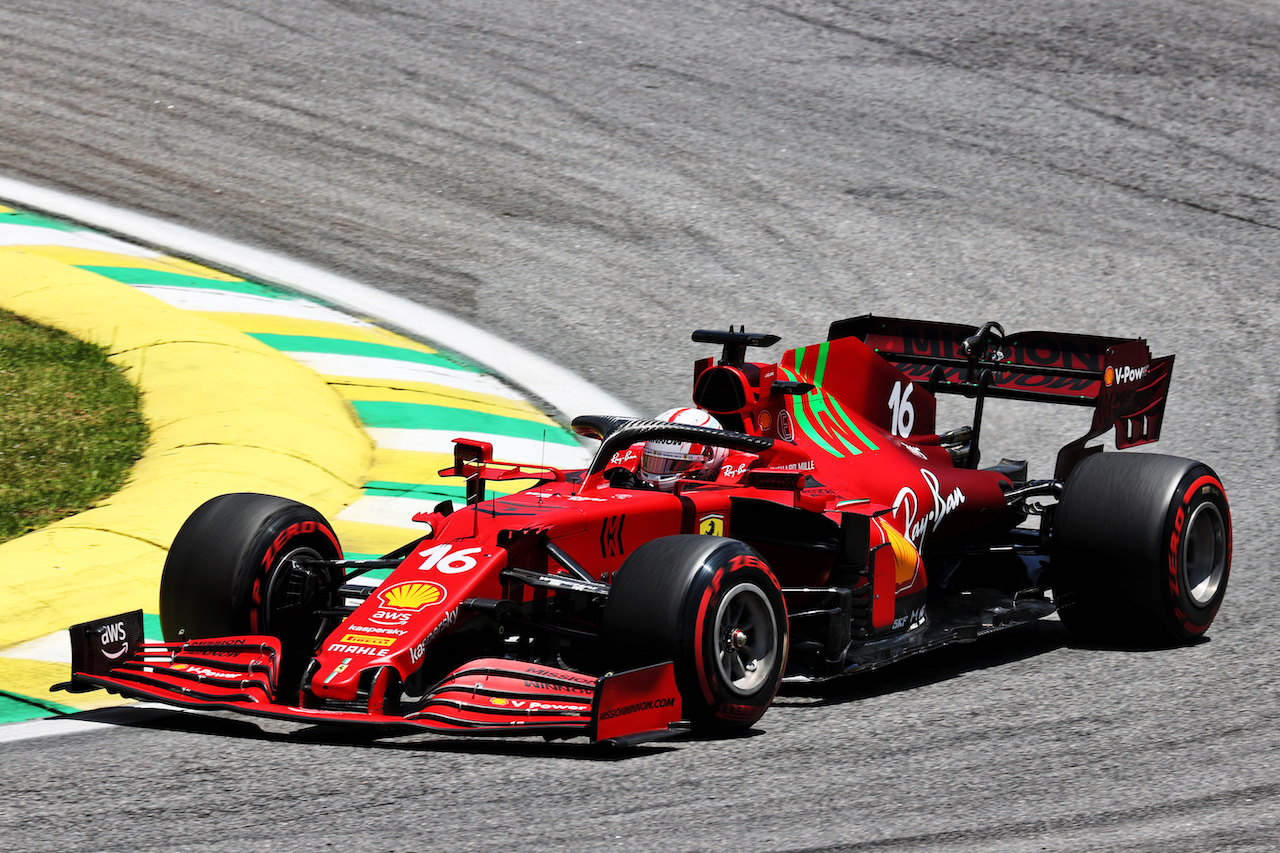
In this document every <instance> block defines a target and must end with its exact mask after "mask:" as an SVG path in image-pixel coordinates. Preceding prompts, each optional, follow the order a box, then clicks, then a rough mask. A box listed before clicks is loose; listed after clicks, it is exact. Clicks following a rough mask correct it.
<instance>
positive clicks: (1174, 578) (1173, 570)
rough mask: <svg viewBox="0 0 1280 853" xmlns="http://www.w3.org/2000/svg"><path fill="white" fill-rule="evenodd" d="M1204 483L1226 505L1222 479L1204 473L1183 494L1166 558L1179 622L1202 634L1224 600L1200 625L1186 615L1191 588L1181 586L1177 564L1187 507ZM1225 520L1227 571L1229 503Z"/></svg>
mask: <svg viewBox="0 0 1280 853" xmlns="http://www.w3.org/2000/svg"><path fill="white" fill-rule="evenodd" d="M1205 486H1212V487H1213V488H1214V489H1215V490H1216V491H1217V493H1218V494H1219V495H1220V496H1221V497H1222V502H1223V503H1224V504H1225V503H1226V491H1225V490H1224V489H1223V488H1222V483H1221V482H1219V480H1218V478H1217V477H1214V476H1212V475H1210V474H1205V475H1204V476H1202V477H1200V478H1199V479H1197V480H1195V481H1194V482H1193V483H1192V484H1191V485H1190V486H1189V487H1188V488H1187V489H1186V490H1185V491H1184V492H1183V493H1182V502H1181V504H1180V505H1179V506H1178V511H1177V513H1175V515H1174V519H1173V530H1172V531H1171V532H1170V534H1169V540H1168V556H1167V558H1166V561H1165V578H1166V581H1167V583H1168V590H1169V596H1170V598H1171V599H1172V604H1173V615H1174V618H1176V619H1177V620H1178V624H1180V625H1181V626H1182V628H1183V630H1185V631H1187V632H1189V633H1191V634H1203V633H1204V632H1205V631H1207V630H1208V629H1209V624H1210V623H1211V622H1213V617H1214V616H1216V615H1217V613H1218V607H1219V606H1220V605H1221V603H1222V602H1221V601H1219V602H1217V603H1215V604H1213V605H1212V606H1211V607H1210V609H1209V611H1208V618H1207V619H1205V621H1204V622H1203V623H1202V624H1197V623H1195V622H1192V621H1191V619H1190V618H1189V617H1188V616H1187V614H1186V613H1185V612H1184V611H1183V609H1182V601H1183V599H1184V598H1185V599H1186V600H1188V601H1190V595H1189V591H1188V590H1183V589H1182V577H1181V573H1180V572H1179V570H1178V564H1179V562H1180V561H1179V557H1180V556H1181V553H1182V551H1181V545H1182V534H1183V532H1184V531H1183V526H1184V525H1185V524H1186V521H1187V518H1188V517H1189V514H1190V513H1189V512H1188V510H1189V509H1190V507H1191V502H1192V501H1193V500H1194V499H1195V496H1196V494H1197V493H1198V492H1199V491H1200V489H1202V488H1203V487H1205ZM1211 499H1212V498H1206V500H1211ZM1225 521H1226V528H1227V553H1226V568H1227V570H1229V569H1230V566H1231V509H1230V506H1228V507H1227V517H1226V519H1225Z"/></svg>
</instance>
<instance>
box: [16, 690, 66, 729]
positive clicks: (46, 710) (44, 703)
mask: <svg viewBox="0 0 1280 853" xmlns="http://www.w3.org/2000/svg"><path fill="white" fill-rule="evenodd" d="M78 710H79V709H78V708H72V707H70V706H69V705H60V704H58V703H57V702H50V701H49V700H47V699H36V698H34V697H32V696H23V695H21V694H19V693H9V692H7V691H4V690H0V723H20V722H23V721H25V720H38V719H41V718H42V717H52V716H54V715H55V714H58V715H61V714H74V713H75V712H76V711H78Z"/></svg>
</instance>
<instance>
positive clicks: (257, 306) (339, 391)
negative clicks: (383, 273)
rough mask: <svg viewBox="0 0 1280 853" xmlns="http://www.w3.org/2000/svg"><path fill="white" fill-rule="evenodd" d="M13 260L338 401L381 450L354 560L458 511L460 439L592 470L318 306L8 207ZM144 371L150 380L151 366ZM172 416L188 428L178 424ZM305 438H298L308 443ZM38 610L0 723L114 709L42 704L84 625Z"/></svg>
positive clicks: (455, 378) (366, 325)
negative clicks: (452, 506)
mask: <svg viewBox="0 0 1280 853" xmlns="http://www.w3.org/2000/svg"><path fill="white" fill-rule="evenodd" d="M17 256H22V258H24V259H25V261H27V262H39V263H41V264H46V265H48V264H57V265H61V268H62V269H63V270H64V271H65V274H66V276H67V277H68V278H72V277H74V278H76V279H77V280H86V279H87V277H92V279H93V280H95V281H97V282H100V283H110V285H111V286H116V287H119V288H126V287H127V288H128V289H129V290H131V291H134V292H136V293H142V294H145V295H147V296H150V297H153V298H154V299H156V300H158V301H159V302H161V303H164V304H165V305H166V306H168V307H169V308H171V309H178V310H180V311H181V312H184V314H185V315H189V316H190V317H192V318H193V319H194V320H198V321H200V322H212V323H215V324H217V325H218V326H221V327H224V328H225V329H226V330H230V331H231V333H233V334H236V335H242V336H243V337H244V338H245V339H247V340H248V342H249V343H247V344H246V346H252V347H259V348H260V347H266V348H269V350H270V351H272V352H275V353H277V354H279V355H280V356H283V357H287V358H288V359H289V360H290V361H291V362H293V363H296V364H298V365H301V366H303V367H305V368H307V369H308V370H309V371H311V372H313V373H314V374H316V375H318V376H319V378H320V379H322V380H323V382H324V383H325V384H326V385H327V387H328V389H329V392H330V393H332V394H333V395H335V396H336V397H337V398H339V399H340V400H341V401H342V402H343V403H344V404H345V405H346V406H347V407H349V412H350V413H352V414H353V415H354V417H355V419H356V420H357V421H358V423H359V424H360V426H361V428H362V430H363V433H364V434H365V435H366V436H367V438H366V439H365V441H366V444H368V443H372V449H371V450H370V449H369V448H368V447H366V449H365V452H366V454H369V455H365V456H364V457H363V458H362V459H360V460H358V462H357V464H359V466H360V467H361V469H362V471H361V473H360V475H359V476H358V478H357V482H356V483H355V485H356V486H357V487H358V492H355V493H353V497H354V500H350V501H345V502H344V503H345V505H344V506H342V508H341V510H340V511H338V512H337V513H336V516H335V517H334V518H333V519H332V520H333V522H334V525H335V527H336V529H337V531H338V534H339V536H340V538H341V539H342V542H343V546H344V550H345V551H346V552H347V554H348V556H361V557H362V556H377V555H380V554H383V553H386V552H388V551H390V550H392V549H394V548H396V547H399V546H400V545H402V544H404V542H406V541H408V540H409V539H411V538H412V537H413V532H412V531H413V530H414V529H419V530H420V529H421V528H420V527H419V526H417V525H415V524H414V523H413V522H412V521H411V520H410V516H412V514H413V513H414V512H417V511H420V510H422V509H424V508H429V507H430V506H433V505H434V504H436V503H438V502H440V501H444V500H453V501H455V502H460V501H461V500H462V499H463V495H464V489H463V488H462V487H461V485H460V484H458V483H457V481H454V480H449V479H447V478H444V477H441V476H440V475H439V473H438V472H439V471H440V470H441V469H443V468H445V467H447V466H449V465H451V464H452V439H453V438H455V437H458V436H461V435H467V436H470V437H475V438H479V439H481V440H484V441H489V442H491V443H492V444H493V445H494V452H495V456H497V457H498V458H503V459H512V460H519V461H526V462H545V463H546V464H553V465H561V466H568V467H575V466H581V465H583V464H585V462H586V460H587V454H586V451H585V450H584V449H583V448H582V447H581V445H579V444H578V442H577V441H576V439H574V438H573V437H572V435H571V434H570V433H569V432H568V431H567V430H565V429H564V428H563V427H561V426H560V425H558V424H556V423H555V422H554V421H553V420H552V419H551V418H549V417H547V416H546V415H545V414H544V413H543V412H542V411H540V410H539V409H538V408H537V407H536V406H534V405H533V404H532V403H530V402H529V401H528V400H526V399H525V398H524V397H523V395H522V394H520V393H519V392H517V391H515V390H513V389H512V388H511V387H510V386H508V385H506V384H505V383H503V382H502V381H500V380H499V379H497V378H496V377H494V376H492V375H489V374H487V373H485V372H484V371H483V370H481V369H479V368H477V367H476V366H475V365H473V364H470V363H468V362H467V361H466V360H465V359H462V358H460V357H458V356H455V355H453V354H451V353H448V352H443V351H441V350H439V349H437V348H434V347H431V346H428V345H426V344H424V343H421V342H419V341H415V340H412V339H410V338H407V337H405V336H403V335H400V334H396V333H394V332H391V331H388V330H386V329H383V328H380V327H379V326H378V325H376V324H375V323H372V322H369V321H367V320H365V319H362V318H360V317H355V316H352V315H351V314H350V313H347V312H344V311H340V310H337V309H335V308H334V307H332V306H330V305H326V304H324V303H322V302H321V301H319V300H316V299H314V298H309V297H302V296H299V295H298V294H295V293H292V292H289V291H286V290H283V289H281V288H278V287H274V286H271V285H267V284H263V283H260V282H255V281H249V280H246V279H244V278H241V277H239V276H236V275H232V274H229V273H225V272H220V271H217V270H213V269H210V268H208V267H204V266H202V265H199V264H196V263H192V262H190V261H186V260H183V259H180V258H175V257H169V256H166V255H163V254H161V253H159V252H156V251H153V250H150V249H147V248H144V247H140V246H137V245H134V244H131V243H127V242H124V241H121V240H117V239H114V238H112V237H108V236H106V235H103V234H99V233H96V232H93V231H90V230H88V229H85V228H82V227H80V226H77V225H74V224H71V223H67V222H64V221H61V220H54V219H49V218H46V217H43V216H39V215H35V214H31V213H27V212H25V211H21V210H15V209H13V208H9V207H4V206H0V267H4V265H5V259H6V258H8V259H9V261H13V260H14V259H15V257H17ZM33 259H34V260H33ZM55 291H56V287H55V288H51V290H50V293H51V294H52V293H54V292H55ZM148 304H154V303H148ZM157 310H159V309H157ZM152 367H155V365H154V364H153V365H152ZM140 371H147V372H154V371H149V370H148V369H147V368H146V366H145V365H142V366H140ZM147 378H148V377H146V376H144V382H143V386H144V409H145V410H146V413H147V416H148V420H149V421H152V422H153V423H154V419H155V413H153V412H152V411H151V407H150V404H151V402H152V395H151V394H150V393H147V392H146V381H147ZM208 380H209V377H207V376H198V377H197V376H189V377H186V378H185V381H188V382H194V383H199V382H204V381H208ZM294 390H295V389H293V388H291V387H280V388H277V389H276V396H277V398H278V399H277V400H276V405H277V406H278V407H284V408H285V409H288V408H289V407H290V406H294V405H296V406H297V407H299V408H303V409H307V408H309V407H310V406H311V404H310V403H308V402H307V400H306V398H305V397H303V398H301V399H300V400H299V401H297V402H295V401H293V399H292V397H293V394H294ZM165 414H166V416H167V417H170V418H181V416H182V413H180V412H167V413H165ZM294 414H296V415H297V417H298V418H299V431H300V432H305V431H307V430H308V428H307V426H306V419H307V418H308V417H309V416H310V414H311V413H310V412H309V411H298V412H295V413H294ZM202 428H204V429H206V430H209V431H210V432H216V431H217V430H218V429H219V426H218V424H216V423H213V422H209V423H206V424H203V425H202ZM244 428H245V426H244V425H243V424H239V425H232V429H233V431H234V430H236V429H241V430H243V429H244ZM153 429H154V427H153ZM303 438H304V437H303V436H299V440H302V439H303ZM193 440H196V439H193ZM203 440H205V441H211V442H217V441H221V440H222V437H221V436H217V435H212V434H209V435H205V436H204V437H203ZM237 440H238V441H240V442H242V443H244V444H249V445H252V443H253V436H252V435H247V434H245V435H238V436H237ZM334 452H335V453H343V452H345V453H346V455H348V456H352V455H358V454H352V453H351V452H350V448H349V447H346V448H343V447H336V448H335V451H334ZM147 461H148V460H147V459H144V460H143V462H141V463H139V465H140V466H141V465H143V464H144V463H146V462H147ZM333 461H334V462H335V463H339V462H341V460H336V459H335V460H333ZM348 461H350V460H348ZM336 467H340V465H339V466H336ZM523 485H525V484H524V483H521V482H504V483H493V484H491V487H492V490H493V491H494V492H496V493H509V492H511V491H515V490H517V489H519V488H521V487H522V486H523ZM226 490H232V489H226ZM281 492H282V493H285V494H287V496H290V497H301V496H300V495H298V494H288V490H287V485H285V486H283V487H282V488H281ZM191 509H194V505H192V506H191V507H186V508H184V512H183V514H182V517H185V514H186V513H187V512H189V511H190V510H191ZM134 512H135V515H136V516H137V517H140V518H146V517H148V516H149V515H151V513H150V512H149V508H148V507H145V506H142V507H137V508H135V510H134ZM157 514H159V513H158V512H157ZM77 518H79V517H77ZM178 523H180V521H179V522H178ZM172 532H176V527H175V528H174V531H172ZM34 535H35V534H32V536H34ZM26 538H27V537H24V539H26ZM151 538H152V540H155V541H152V542H149V543H147V544H146V546H145V547H139V548H135V549H134V550H135V551H137V553H133V552H131V553H129V554H128V555H124V556H123V557H120V559H122V560H124V561H127V562H129V563H131V564H133V565H136V566H138V570H137V571H136V572H135V574H134V575H133V576H132V577H131V578H130V579H129V584H131V587H132V594H133V597H134V598H136V600H137V601H139V602H145V603H144V604H143V607H144V609H145V610H148V611H151V610H153V609H154V602H155V600H156V590H157V588H158V582H159V571H160V568H161V566H162V565H163V556H164V555H163V549H164V548H165V547H167V544H168V542H169V541H171V539H172V533H171V532H170V533H169V535H167V537H166V536H164V535H163V534H156V535H153V536H152V537H151ZM19 541H21V540H19ZM157 542H158V543H159V547H158V548H157V547H156V545H157ZM383 575H384V576H385V573H383ZM374 579H375V580H376V576H374ZM49 582H50V579H49V578H48V577H40V576H29V577H25V578H23V579H22V580H21V581H20V582H15V581H13V580H12V579H11V578H5V580H4V581H0V586H3V587H4V592H5V598H6V601H7V602H8V606H7V607H6V609H9V608H10V607H21V606H22V601H23V600H24V597H28V598H30V597H38V596H40V594H41V592H42V591H43V590H45V589H47V588H48V586H47V585H48V584H49ZM15 584H16V585H17V586H20V587H21V589H17V588H15ZM44 603H45V604H46V605H48V604H49V602H47V601H46V602H44ZM147 603H149V604H147ZM43 611H44V612H43V618H42V620H39V621H36V622H31V623H30V624H29V625H28V626H26V629H25V631H18V632H16V633H15V632H14V631H9V632H7V633H5V634H4V635H3V638H2V645H0V721H4V720H13V719H25V718H30V717H34V716H43V715H45V714H47V713H49V712H58V711H65V710H66V709H67V708H69V707H70V708H83V707H97V706H101V705H103V704H113V703H114V702H113V700H112V699H111V698H110V697H106V696H105V694H103V693H101V692H97V693H92V694H85V695H84V696H82V697H70V698H69V699H68V695H67V694H65V693H64V694H55V696H56V697H57V698H58V699H62V700H64V701H66V702H67V704H66V705H63V704H61V703H59V702H54V703H50V702H48V701H47V699H46V698H45V697H46V696H48V695H49V694H47V693H46V692H45V690H46V689H47V686H48V685H49V684H50V683H52V682H53V681H56V680H62V679H64V678H65V677H66V663H67V662H68V659H69V652H68V649H67V642H66V639H65V636H66V635H65V626H66V625H68V624H70V623H71V622H73V621H78V618H79V617H80V615H81V614H79V613H75V612H72V611H68V610H65V609H62V608H59V607H58V606H57V604H56V602H55V603H54V604H53V605H51V606H46V607H44V608H43ZM93 615H102V614H97V613H95V614H93ZM148 615H149V617H150V618H149V619H148V620H147V621H148V625H149V630H148V636H149V637H153V638H158V637H157V636H156V635H157V634H158V621H157V620H156V618H155V616H154V614H153V613H149V614H148Z"/></svg>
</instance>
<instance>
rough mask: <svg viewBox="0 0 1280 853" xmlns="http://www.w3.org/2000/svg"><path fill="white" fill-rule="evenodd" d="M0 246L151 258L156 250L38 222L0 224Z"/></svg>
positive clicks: (88, 232) (157, 253) (93, 233)
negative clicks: (39, 247)
mask: <svg viewBox="0 0 1280 853" xmlns="http://www.w3.org/2000/svg"><path fill="white" fill-rule="evenodd" d="M0 246H64V247H66V248H68V249H92V250H94V251H97V252H115V253H116V254H119V255H130V256H132V257H137V258H155V257H159V255H160V253H159V252H157V251H155V250H154V249H147V248H143V247H142V246H139V245H137V244H136V243H126V242H124V241H123V240H117V239H115V238H114V237H108V236H106V235H105V234H97V233H95V232H93V231H63V230H62V229H60V228H42V227H40V226H39V225H0Z"/></svg>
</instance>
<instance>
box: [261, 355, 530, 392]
mask: <svg viewBox="0 0 1280 853" xmlns="http://www.w3.org/2000/svg"><path fill="white" fill-rule="evenodd" d="M285 355H287V356H289V358H292V359H293V360H294V361H297V362H299V363H300V364H304V365H306V366H307V367H309V368H311V369H312V370H314V371H315V372H316V373H319V374H320V375H321V376H323V377H325V378H329V377H346V378H353V379H384V380H390V381H397V380H398V381H400V382H423V383H426V384H429V385H444V386H446V387H448V388H455V389H457V390H459V391H472V392H475V393H478V394H491V395H493V396H495V397H505V398H507V399H509V400H521V401H523V400H524V399H525V395H524V394H522V393H520V392H519V391H516V390H515V389H513V388H512V387H511V386H509V385H506V384H504V383H503V382H502V381H500V380H498V379H495V378H494V377H492V376H489V375H488V374H485V373H474V372H472V371H469V370H451V369H450V368H447V367H437V366H435V365H433V364H422V363H421V362H416V361H400V360H399V359H394V358H375V357H371V356H364V355H340V354H336V353H327V352H293V351H286V352H285Z"/></svg>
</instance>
